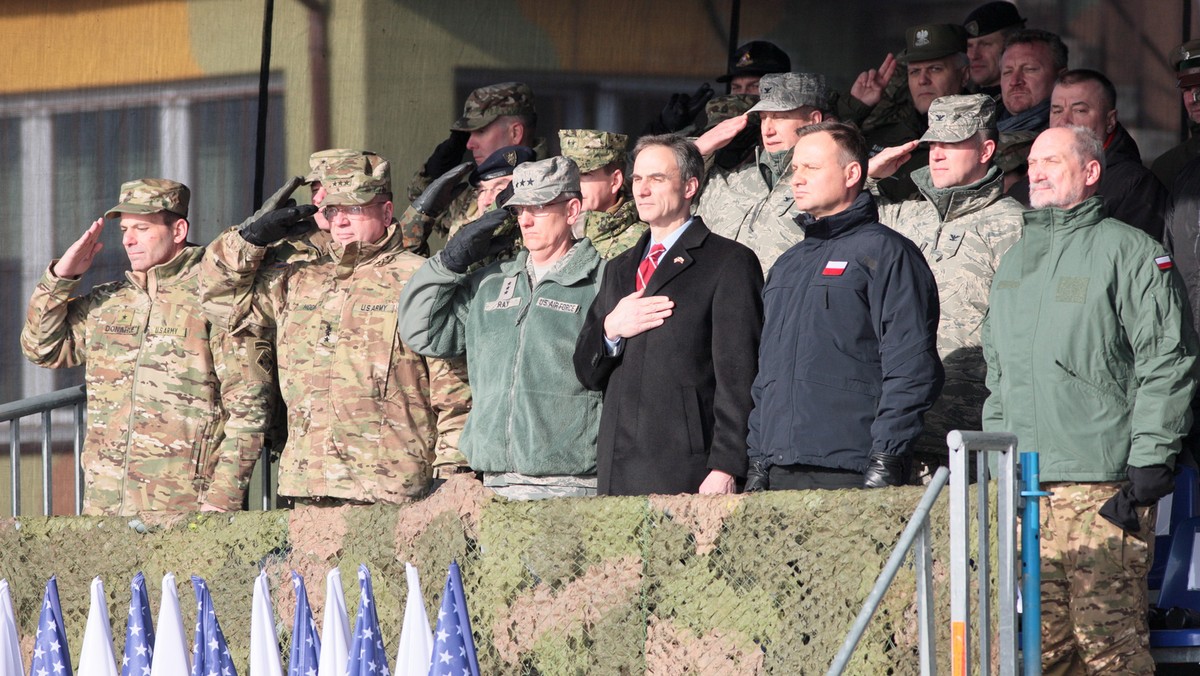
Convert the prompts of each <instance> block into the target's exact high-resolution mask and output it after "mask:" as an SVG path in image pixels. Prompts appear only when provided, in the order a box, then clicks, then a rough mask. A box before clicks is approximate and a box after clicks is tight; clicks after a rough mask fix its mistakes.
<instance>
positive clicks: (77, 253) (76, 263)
mask: <svg viewBox="0 0 1200 676" xmlns="http://www.w3.org/2000/svg"><path fill="white" fill-rule="evenodd" d="M101 232H104V219H103V218H97V219H96V220H95V221H94V222H93V223H92V226H91V227H90V228H88V229H87V231H86V232H84V233H83V236H82V237H80V238H79V239H77V240H75V243H74V244H72V245H71V248H69V249H67V252H66V253H64V254H63V255H62V258H60V259H58V262H57V263H55V264H54V270H53V272H54V274H55V275H56V276H58V277H61V278H67V277H72V278H74V277H78V276H80V275H82V274H83V273H85V272H87V271H88V269H89V268H91V267H92V261H93V260H95V258H96V254H98V253H100V250H101V249H103V248H104V243H103V242H101V241H100V233H101Z"/></svg>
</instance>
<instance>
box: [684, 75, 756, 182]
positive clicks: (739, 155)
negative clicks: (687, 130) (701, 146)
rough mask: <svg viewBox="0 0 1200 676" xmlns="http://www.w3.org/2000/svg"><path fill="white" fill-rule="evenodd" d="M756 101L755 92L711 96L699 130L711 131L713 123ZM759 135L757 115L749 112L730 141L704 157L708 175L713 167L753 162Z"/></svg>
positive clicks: (743, 110) (742, 109)
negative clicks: (744, 122)
mask: <svg viewBox="0 0 1200 676" xmlns="http://www.w3.org/2000/svg"><path fill="white" fill-rule="evenodd" d="M756 103H758V95H757V94H726V95H724V96H715V97H713V99H712V100H711V101H709V102H708V103H707V104H705V106H704V119H705V120H706V121H705V123H704V129H703V131H702V132H701V133H702V134H703V133H707V132H709V131H712V128H713V127H715V126H717V125H718V124H720V123H722V122H724V121H725V120H728V119H729V118H732V117H737V116H738V115H744V114H746V113H748V112H750V109H751V108H753V107H754V104H756ZM760 138H761V130H760V129H759V125H758V116H757V115H751V116H750V117H748V118H746V128H745V129H743V130H741V131H740V132H738V134H737V136H735V137H733V140H732V141H730V142H729V143H728V144H726V145H725V147H723V148H721V149H719V150H717V152H715V153H713V154H712V155H710V156H709V157H705V158H704V173H705V175H708V174H709V172H711V171H712V170H713V168H714V167H718V168H721V169H729V170H732V169H735V168H737V167H740V166H742V165H743V164H746V163H749V162H753V161H754V150H755V148H757V147H758V142H759V139H760ZM692 141H695V139H692Z"/></svg>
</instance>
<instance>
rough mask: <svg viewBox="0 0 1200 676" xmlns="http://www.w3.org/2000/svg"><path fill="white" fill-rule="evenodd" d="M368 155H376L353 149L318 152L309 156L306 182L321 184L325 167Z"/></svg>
mask: <svg viewBox="0 0 1200 676" xmlns="http://www.w3.org/2000/svg"><path fill="white" fill-rule="evenodd" d="M368 155H370V156H374V155H375V153H373V152H371V151H370V150H355V149H353V148H330V149H329V150H318V151H317V152H315V153H313V154H312V155H309V156H308V175H307V176H305V177H304V182H305V183H312V182H314V181H316V182H320V181H321V175H322V173H323V172H324V169H325V166H326V165H328V164H330V163H332V162H341V161H342V160H350V159H354V158H356V157H366V156H368Z"/></svg>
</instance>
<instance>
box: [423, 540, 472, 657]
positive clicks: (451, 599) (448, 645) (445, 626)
mask: <svg viewBox="0 0 1200 676" xmlns="http://www.w3.org/2000/svg"><path fill="white" fill-rule="evenodd" d="M429 676H479V658H477V657H476V656H475V639H474V638H473V637H472V636H471V616H470V615H469V614H468V613H467V599H466V596H465V595H464V594H463V584H462V575H460V574H459V570H458V562H457V561H451V562H450V574H449V575H447V576H446V589H445V590H444V591H442V607H441V608H440V609H439V610H438V621H437V631H436V632H434V642H433V663H432V664H431V665H430V667H429Z"/></svg>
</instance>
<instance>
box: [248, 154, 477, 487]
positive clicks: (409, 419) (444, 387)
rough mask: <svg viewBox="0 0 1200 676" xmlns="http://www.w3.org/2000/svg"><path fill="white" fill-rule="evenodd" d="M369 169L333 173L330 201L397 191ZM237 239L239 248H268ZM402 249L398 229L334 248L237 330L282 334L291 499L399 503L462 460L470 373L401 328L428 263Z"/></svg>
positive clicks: (274, 285)
mask: <svg viewBox="0 0 1200 676" xmlns="http://www.w3.org/2000/svg"><path fill="white" fill-rule="evenodd" d="M366 169H367V172H369V173H366V172H364V171H363V167H362V166H361V165H359V164H356V163H354V162H348V163H344V164H341V165H331V166H330V167H328V168H327V170H326V175H325V177H326V180H325V183H324V184H325V188H326V190H327V191H328V194H327V197H326V202H325V203H326V204H333V205H338V204H365V203H368V202H370V201H371V200H372V199H373V198H375V197H376V196H377V195H379V194H384V193H387V192H388V191H390V180H389V175H388V166H387V163H386V161H384V160H382V159H377V160H372V161H371V162H370V163H369V165H368V166H367V168H366ZM239 240H240V238H239ZM239 240H233V239H232V238H231V239H230V240H229V244H230V245H231V246H232V247H238V248H241V249H244V250H252V249H257V248H261V247H254V246H253V245H251V244H249V243H247V242H245V241H244V240H240V241H239ZM401 240H402V236H401V233H400V230H399V227H398V225H397V223H396V222H395V221H393V222H392V223H391V224H390V225H389V226H388V227H387V230H386V232H385V234H384V235H383V237H382V238H381V239H380V240H379V241H378V242H374V243H362V242H352V243H349V244H346V245H344V246H343V245H341V244H339V243H337V242H335V243H334V244H333V245H332V246H331V247H330V250H329V251H328V253H327V254H326V255H324V256H322V257H321V258H319V259H317V260H314V261H304V262H300V263H296V264H293V265H288V266H282V267H275V268H271V269H270V270H266V271H264V279H263V280H262V288H260V289H259V290H258V292H257V293H256V296H255V300H256V302H255V314H254V316H252V317H251V318H250V319H249V320H248V321H247V322H246V323H245V324H244V326H243V327H241V328H240V329H239V330H244V331H249V332H252V333H255V334H264V335H271V334H272V333H273V334H274V336H275V341H276V344H277V348H278V356H279V377H280V386H281V389H282V391H283V398H284V401H285V403H286V404H287V408H288V412H289V419H288V443H287V446H286V447H285V448H284V451H283V456H282V457H281V458H280V463H279V493H280V494H281V495H289V496H294V497H298V498H303V499H308V500H320V499H325V498H333V499H337V500H347V501H355V502H390V503H395V502H401V501H404V500H407V499H409V498H412V497H415V496H419V495H421V494H423V493H424V492H425V491H426V490H427V489H428V486H429V482H430V479H431V476H432V471H433V466H434V465H436V464H441V463H447V464H454V463H461V462H462V458H461V456H460V455H459V454H458V450H457V448H458V434H459V432H460V430H461V429H462V426H463V423H464V422H465V418H466V414H467V411H468V410H469V401H470V393H469V390H468V388H467V386H466V382H465V377H464V376H465V374H464V373H463V364H462V363H461V362H459V361H441V360H434V359H431V360H426V359H425V358H423V357H421V356H419V355H417V354H416V353H414V352H412V351H411V350H409V349H408V348H407V347H406V346H405V345H404V344H403V343H402V342H401V341H400V338H399V335H398V333H397V330H396V327H397V323H398V319H399V317H398V314H397V305H396V301H395V299H396V295H397V293H398V292H399V291H400V289H402V288H403V287H404V284H405V283H406V282H407V281H408V279H409V277H410V276H411V275H412V273H413V272H415V271H416V270H417V268H419V267H420V265H421V263H422V262H423V260H424V259H422V258H421V257H420V256H417V255H415V254H412V253H408V252H405V251H403V250H402V248H401ZM240 255H244V254H240Z"/></svg>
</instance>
